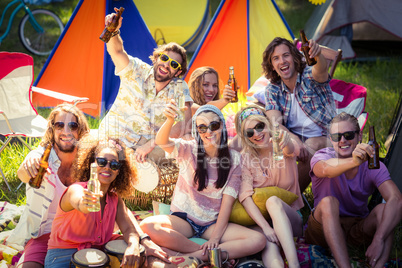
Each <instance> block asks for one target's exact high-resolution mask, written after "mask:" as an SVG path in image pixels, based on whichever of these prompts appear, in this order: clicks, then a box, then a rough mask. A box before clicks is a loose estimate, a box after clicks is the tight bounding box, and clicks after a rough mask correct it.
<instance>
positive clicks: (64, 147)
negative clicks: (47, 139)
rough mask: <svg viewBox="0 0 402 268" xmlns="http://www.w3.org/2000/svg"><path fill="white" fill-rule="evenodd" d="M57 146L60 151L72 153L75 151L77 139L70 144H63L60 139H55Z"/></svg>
mask: <svg viewBox="0 0 402 268" xmlns="http://www.w3.org/2000/svg"><path fill="white" fill-rule="evenodd" d="M54 144H55V146H56V147H57V148H58V149H59V151H60V152H63V153H72V152H74V151H75V148H76V147H77V146H76V144H77V140H75V139H74V141H73V142H72V143H71V144H68V145H62V144H61V143H60V141H55V142H54Z"/></svg>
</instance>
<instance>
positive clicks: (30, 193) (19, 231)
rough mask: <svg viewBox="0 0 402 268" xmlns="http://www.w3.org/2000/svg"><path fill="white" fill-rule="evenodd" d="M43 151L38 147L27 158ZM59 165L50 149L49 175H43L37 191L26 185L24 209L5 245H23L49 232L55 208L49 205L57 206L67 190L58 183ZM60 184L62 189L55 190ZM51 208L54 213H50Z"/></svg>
mask: <svg viewBox="0 0 402 268" xmlns="http://www.w3.org/2000/svg"><path fill="white" fill-rule="evenodd" d="M44 151H45V148H44V147H38V148H37V149H35V150H33V151H31V152H30V153H29V154H28V155H27V158H30V157H32V156H38V157H41V156H42V154H43V152H44ZM60 164H61V161H60V160H59V158H58V156H57V154H56V152H55V151H54V149H52V150H51V152H50V156H49V168H50V170H51V174H50V175H48V174H47V173H45V175H44V177H43V181H42V184H41V186H40V188H39V189H35V188H32V187H30V186H29V184H28V183H27V184H26V207H25V210H24V212H23V213H22V215H21V218H20V221H19V222H18V224H17V226H16V228H15V229H14V230H13V232H12V233H11V235H10V237H9V238H7V244H14V243H15V244H19V245H25V244H26V243H27V242H28V240H30V239H31V238H37V237H39V236H41V235H44V234H46V233H49V232H50V230H51V225H52V222H53V219H54V217H55V215H56V210H55V209H56V207H57V206H51V204H52V203H56V204H58V203H59V200H60V196H61V193H63V191H64V190H65V189H66V188H67V187H65V186H64V185H63V184H62V183H61V182H60V179H59V176H58V175H57V171H58V170H59V167H60ZM59 182H60V183H59ZM60 184H61V185H63V189H56V186H58V187H60V186H59V185H60ZM59 193H60V194H59ZM52 208H53V210H54V211H51V210H52Z"/></svg>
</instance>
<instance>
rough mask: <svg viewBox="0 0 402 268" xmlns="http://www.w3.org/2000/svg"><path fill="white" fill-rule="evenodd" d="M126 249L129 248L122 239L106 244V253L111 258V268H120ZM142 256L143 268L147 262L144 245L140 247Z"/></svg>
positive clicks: (141, 263)
mask: <svg viewBox="0 0 402 268" xmlns="http://www.w3.org/2000/svg"><path fill="white" fill-rule="evenodd" d="M126 248H127V243H126V241H124V240H121V239H119V240H113V241H109V242H107V243H106V245H105V252H106V254H108V256H109V259H110V267H111V268H119V267H120V265H121V261H122V259H123V256H124V252H125V251H126ZM140 256H141V261H140V267H142V265H143V263H144V262H145V248H144V247H143V246H142V245H140Z"/></svg>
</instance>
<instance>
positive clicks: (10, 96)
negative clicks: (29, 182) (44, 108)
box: [0, 52, 88, 191]
mask: <svg viewBox="0 0 402 268" xmlns="http://www.w3.org/2000/svg"><path fill="white" fill-rule="evenodd" d="M0 66H1V68H0V115H1V116H0V135H2V136H5V140H4V142H2V145H1V147H0V155H1V153H2V151H3V150H4V149H5V148H6V146H7V145H8V144H9V143H10V142H11V141H12V140H13V139H14V138H16V139H18V140H19V141H20V142H21V143H22V145H23V146H26V147H27V148H28V149H29V150H32V147H31V145H30V144H29V143H27V142H26V141H25V140H24V139H23V137H28V138H31V137H42V136H43V135H44V133H45V130H46V128H47V120H46V119H44V118H43V117H42V116H40V115H39V114H38V112H37V111H36V110H35V108H34V107H33V105H32V102H31V94H32V89H31V86H32V82H33V58H32V57H31V56H29V55H26V54H23V53H9V52H0ZM35 92H38V93H41V94H46V95H50V96H52V97H56V98H61V99H62V100H63V101H66V102H73V103H74V104H76V103H78V102H83V101H87V100H88V98H79V97H73V96H69V95H65V94H60V93H57V92H52V91H49V90H44V89H38V88H35ZM0 173H1V176H2V177H3V179H4V182H5V183H6V185H7V188H8V190H10V191H11V187H10V185H9V183H8V181H7V179H6V177H5V175H4V173H3V171H2V170H1V167H0ZM21 185H22V183H21V184H20V185H19V186H18V188H17V189H16V190H18V189H19V188H20V186H21Z"/></svg>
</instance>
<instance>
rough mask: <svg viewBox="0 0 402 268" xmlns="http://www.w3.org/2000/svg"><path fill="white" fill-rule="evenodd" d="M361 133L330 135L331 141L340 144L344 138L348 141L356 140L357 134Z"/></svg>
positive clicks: (351, 132)
mask: <svg viewBox="0 0 402 268" xmlns="http://www.w3.org/2000/svg"><path fill="white" fill-rule="evenodd" d="M356 133H359V131H346V132H343V133H334V134H330V136H331V140H332V141H334V142H338V141H340V140H341V139H342V136H344V137H345V139H347V140H348V141H350V140H353V139H354V138H355V134H356Z"/></svg>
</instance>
